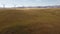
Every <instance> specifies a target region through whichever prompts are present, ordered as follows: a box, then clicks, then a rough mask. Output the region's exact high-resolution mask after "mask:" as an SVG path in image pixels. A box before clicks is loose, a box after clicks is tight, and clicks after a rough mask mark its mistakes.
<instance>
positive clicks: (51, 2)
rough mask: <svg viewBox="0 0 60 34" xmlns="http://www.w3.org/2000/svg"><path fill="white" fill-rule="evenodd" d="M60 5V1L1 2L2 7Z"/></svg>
mask: <svg viewBox="0 0 60 34" xmlns="http://www.w3.org/2000/svg"><path fill="white" fill-rule="evenodd" d="M3 4H5V6H6V7H13V6H14V5H16V6H48V5H60V0H0V7H2V5H3Z"/></svg>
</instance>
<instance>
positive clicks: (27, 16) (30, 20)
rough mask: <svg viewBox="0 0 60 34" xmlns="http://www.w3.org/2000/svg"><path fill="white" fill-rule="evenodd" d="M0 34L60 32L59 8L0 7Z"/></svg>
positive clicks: (52, 33)
mask: <svg viewBox="0 0 60 34" xmlns="http://www.w3.org/2000/svg"><path fill="white" fill-rule="evenodd" d="M0 34H60V8H50V9H38V8H36V9H25V8H24V9H23V8H22V9H21V8H16V9H0Z"/></svg>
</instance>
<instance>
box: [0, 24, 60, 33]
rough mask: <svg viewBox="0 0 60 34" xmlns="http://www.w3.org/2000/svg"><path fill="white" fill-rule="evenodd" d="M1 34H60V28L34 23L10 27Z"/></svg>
mask: <svg viewBox="0 0 60 34" xmlns="http://www.w3.org/2000/svg"><path fill="white" fill-rule="evenodd" d="M0 34H60V26H59V27H58V26H57V25H54V24H50V23H35V24H34V23H33V24H29V25H28V26H13V27H8V28H5V29H3V30H2V31H1V33H0Z"/></svg>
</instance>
